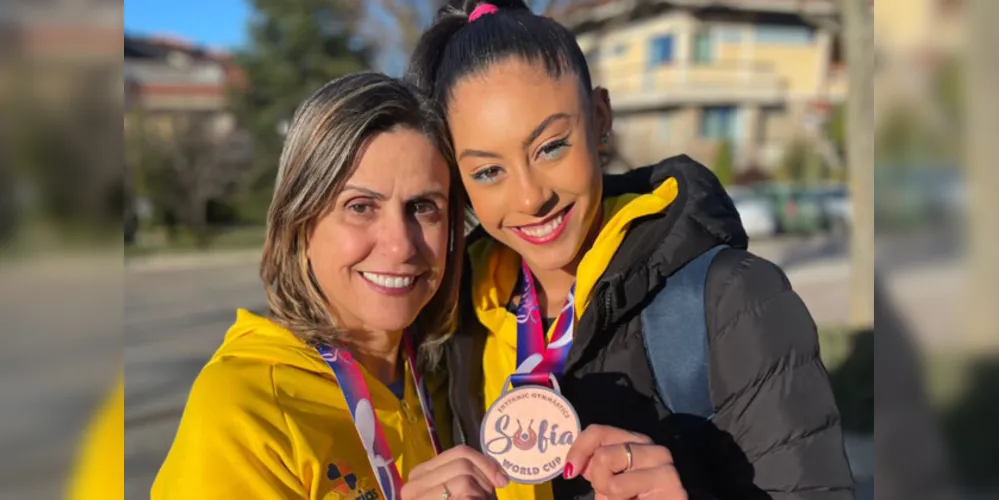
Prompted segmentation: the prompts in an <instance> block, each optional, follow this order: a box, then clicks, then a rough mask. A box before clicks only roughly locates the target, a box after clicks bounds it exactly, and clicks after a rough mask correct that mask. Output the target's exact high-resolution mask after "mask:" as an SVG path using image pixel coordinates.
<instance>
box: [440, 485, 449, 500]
mask: <svg viewBox="0 0 999 500" xmlns="http://www.w3.org/2000/svg"><path fill="white" fill-rule="evenodd" d="M441 486H443V487H444V493H441V498H443V499H444V500H448V499H449V498H451V491H450V490H448V489H447V484H446V483H445V484H442V485H441Z"/></svg>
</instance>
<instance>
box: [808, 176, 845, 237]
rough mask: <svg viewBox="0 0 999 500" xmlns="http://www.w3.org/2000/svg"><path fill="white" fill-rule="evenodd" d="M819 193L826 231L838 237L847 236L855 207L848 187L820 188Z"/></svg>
mask: <svg viewBox="0 0 999 500" xmlns="http://www.w3.org/2000/svg"><path fill="white" fill-rule="evenodd" d="M817 192H818V196H819V199H820V202H821V204H822V218H823V225H824V226H825V229H827V230H828V231H829V232H831V233H833V234H837V235H843V234H846V233H847V231H848V230H849V229H850V221H851V220H852V217H853V207H852V204H851V201H850V194H849V192H848V190H847V189H846V186H834V187H825V188H819V189H818V190H817Z"/></svg>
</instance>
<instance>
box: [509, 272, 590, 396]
mask: <svg viewBox="0 0 999 500" xmlns="http://www.w3.org/2000/svg"><path fill="white" fill-rule="evenodd" d="M521 273H522V278H521V286H520V304H519V305H518V306H517V370H516V371H515V372H514V374H513V375H512V376H511V377H510V382H511V383H512V384H513V386H514V387H519V386H521V385H543V386H549V385H550V384H551V382H550V380H549V378H548V375H549V374H554V375H556V376H558V375H561V374H562V369H563V368H564V367H565V358H566V356H567V355H568V354H569V348H570V347H572V336H573V326H574V325H575V322H576V314H575V313H576V310H575V305H576V303H575V300H574V297H575V290H576V285H575V284H573V285H572V287H571V288H569V297H567V298H566V299H565V305H564V306H562V312H561V313H559V315H558V319H556V320H555V332H554V333H553V334H552V339H551V343H548V344H547V345H546V342H545V330H544V328H542V326H541V325H542V323H541V311H540V310H539V309H538V296H537V294H536V293H535V291H534V277H533V276H532V275H531V270H530V269H528V267H527V264H526V263H522V269H521Z"/></svg>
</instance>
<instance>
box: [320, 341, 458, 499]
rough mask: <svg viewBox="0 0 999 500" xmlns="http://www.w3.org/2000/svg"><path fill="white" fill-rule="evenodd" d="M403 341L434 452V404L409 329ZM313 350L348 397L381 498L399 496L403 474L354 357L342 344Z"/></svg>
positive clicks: (436, 444) (437, 449) (436, 445)
mask: <svg viewBox="0 0 999 500" xmlns="http://www.w3.org/2000/svg"><path fill="white" fill-rule="evenodd" d="M402 343H403V349H404V350H405V354H406V362H407V365H409V372H410V374H411V376H412V377H413V383H414V386H415V387H416V392H417V395H418V396H419V399H420V408H421V409H422V410H423V419H424V421H425V423H426V424H427V432H428V433H429V434H430V442H431V443H433V446H434V454H439V453H440V452H441V446H440V441H439V439H438V438H437V428H436V426H435V425H434V417H433V408H432V406H431V402H430V398H429V396H428V394H427V390H426V386H425V385H424V381H423V378H422V377H421V376H420V373H419V372H418V370H417V369H416V356H415V351H414V349H413V343H412V339H411V336H410V334H409V332H408V331H407V332H405V333H404V334H403V337H402ZM316 350H318V351H319V354H320V355H321V356H322V357H323V360H324V361H326V364H328V365H329V367H330V369H331V370H333V376H334V377H336V380H337V383H339V384H340V390H341V391H343V397H344V399H346V400H347V407H348V408H349V409H350V416H351V419H352V420H353V421H354V427H355V428H356V429H357V435H358V436H359V437H360V438H361V443H362V444H363V445H364V450H365V452H367V454H368V462H370V463H371V469H372V470H373V471H374V472H375V476H376V477H377V478H378V485H379V487H380V488H381V490H382V498H384V499H386V500H399V499H400V498H402V496H401V494H400V492H401V490H402V477H401V476H400V475H399V470H398V469H396V466H395V460H394V459H393V458H392V450H390V449H389V446H388V441H386V439H385V433H384V431H382V426H381V425H380V424H379V423H378V419H377V418H376V417H375V409H374V406H373V405H372V404H371V393H370V392H369V391H368V386H367V384H365V383H364V375H362V374H361V369H360V367H358V366H357V361H356V360H354V357H353V356H351V355H350V353H349V352H348V351H347V349H346V348H344V347H343V346H339V347H330V346H327V345H320V346H317V347H316Z"/></svg>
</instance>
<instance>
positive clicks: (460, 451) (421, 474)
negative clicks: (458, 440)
mask: <svg viewBox="0 0 999 500" xmlns="http://www.w3.org/2000/svg"><path fill="white" fill-rule="evenodd" d="M509 482H510V479H509V478H508V477H507V475H506V473H505V472H503V468H502V467H500V465H499V464H498V463H496V461H495V460H493V459H491V458H489V457H487V456H485V455H483V454H481V453H479V452H477V451H475V450H473V449H471V448H469V447H468V446H457V447H455V448H451V449H450V450H447V451H445V452H444V453H441V454H440V455H438V456H436V457H434V458H433V459H431V460H428V461H426V462H424V463H422V464H420V465H418V466H416V468H414V469H413V470H412V471H410V473H409V481H407V482H406V484H404V485H403V487H402V499H403V500H424V499H425V500H431V499H432V500H442V499H444V498H448V499H451V500H457V499H462V500H464V499H472V500H480V499H489V498H494V496H495V491H496V488H502V487H504V486H506V485H507V483H509Z"/></svg>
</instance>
